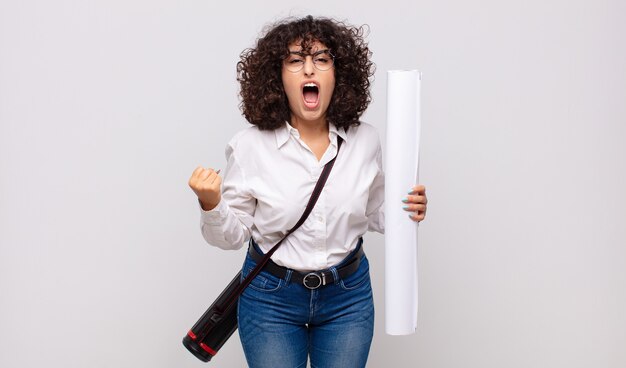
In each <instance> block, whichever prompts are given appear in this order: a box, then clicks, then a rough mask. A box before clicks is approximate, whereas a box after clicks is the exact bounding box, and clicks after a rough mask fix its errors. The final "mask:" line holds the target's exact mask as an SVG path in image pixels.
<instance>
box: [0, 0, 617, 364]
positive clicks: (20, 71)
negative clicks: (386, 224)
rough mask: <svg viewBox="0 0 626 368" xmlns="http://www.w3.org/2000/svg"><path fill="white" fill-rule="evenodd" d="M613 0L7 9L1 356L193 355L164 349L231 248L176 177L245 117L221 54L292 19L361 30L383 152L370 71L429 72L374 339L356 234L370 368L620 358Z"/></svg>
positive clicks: (1, 149) (380, 248)
mask: <svg viewBox="0 0 626 368" xmlns="http://www.w3.org/2000/svg"><path fill="white" fill-rule="evenodd" d="M625 4H626V3H624V2H623V1H618V0H614V1H591V0H589V1H576V0H575V1H536V0H531V1H521V0H518V1H490V0H479V1H475V2H467V1H460V0H444V1H441V0H437V1H397V0H388V1H381V2H370V3H368V2H363V1H326V0H320V1H316V2H309V3H307V2H296V3H294V2H292V1H278V0H269V1H262V2H212V1H163V0H156V1H147V0H137V1H104V0H100V1H69V0H60V1H10V0H9V1H7V0H2V1H1V2H0V366H2V367H21V368H35V367H42V366H48V367H64V368H72V367H94V368H99V367H199V366H201V365H202V363H200V362H199V361H197V360H196V358H194V357H193V356H192V355H191V354H190V353H188V352H187V351H186V350H185V349H184V348H183V346H182V344H181V339H182V338H183V336H184V335H185V333H186V332H187V330H188V329H189V328H190V327H191V325H192V324H193V323H194V322H195V321H196V319H197V318H198V317H199V316H200V315H201V314H202V312H204V310H205V308H206V307H208V305H209V304H210V302H211V301H212V300H213V299H214V298H215V297H216V295H217V294H218V293H219V292H220V291H221V289H222V288H223V287H224V286H225V285H226V283H227V282H228V281H229V280H230V278H231V277H232V276H233V275H234V273H235V272H236V271H237V268H238V267H240V265H241V263H242V261H243V257H244V250H243V249H242V250H240V251H236V252H226V251H221V250H219V249H217V248H213V247H211V246H209V245H207V244H206V243H205V242H204V240H203V239H202V237H201V235H200V230H199V211H198V207H197V203H196V201H195V197H194V195H193V193H192V192H191V190H190V189H189V188H188V186H187V180H188V177H189V176H190V175H191V172H192V171H193V169H194V168H195V167H196V166H197V165H204V166H213V167H216V168H223V167H224V166H225V159H224V148H225V144H226V142H227V141H228V140H229V139H230V138H231V137H232V135H233V134H235V132H237V131H238V130H240V129H242V128H244V127H245V126H246V125H247V123H246V122H245V120H244V119H243V117H241V114H240V112H239V110H238V103H239V100H238V96H237V92H238V85H237V83H236V81H235V64H236V62H237V61H238V57H239V53H240V52H241V51H242V50H243V49H245V48H247V47H250V46H252V45H253V43H254V40H255V39H256V38H257V36H258V34H259V32H260V31H261V30H262V29H263V27H264V26H265V25H266V24H268V23H270V22H271V21H273V20H276V19H280V18H283V17H284V16H287V15H298V16H302V15H306V14H314V15H326V16H331V17H334V18H337V19H340V20H346V21H347V22H348V23H351V24H364V23H367V24H369V26H370V30H371V33H370V35H369V36H368V40H369V41H370V47H371V49H372V51H373V53H374V54H373V60H374V62H375V63H376V64H377V72H376V76H375V81H374V85H373V88H372V93H373V102H372V104H371V105H370V108H369V110H368V111H367V113H366V114H365V116H364V117H363V120H365V121H367V122H369V123H371V124H373V125H375V126H376V127H377V128H378V129H379V132H380V135H381V139H382V141H383V143H384V137H385V117H386V111H385V85H386V71H387V70H389V69H420V70H421V71H422V72H423V81H422V96H423V98H422V109H423V113H422V123H423V127H422V146H421V158H420V161H421V168H420V176H421V177H420V179H421V180H420V181H421V182H422V183H424V184H425V185H426V186H427V188H428V196H429V210H428V216H427V219H426V221H425V222H424V223H423V224H422V225H421V226H420V239H419V244H420V245H419V252H418V253H419V254H418V258H419V285H420V286H419V287H420V289H419V318H418V330H417V333H416V334H414V335H411V336H405V337H394V336H388V335H386V334H385V333H384V241H383V240H384V238H383V236H382V235H380V234H368V235H367V236H366V243H365V247H366V251H367V252H368V254H369V258H370V260H371V267H372V277H373V286H374V294H375V302H376V308H377V320H376V334H375V338H374V342H373V346H372V350H371V355H370V363H369V366H371V367H383V366H385V367H428V368H439V367H441V368H450V367H464V368H473V367H477V368H478V367H480V368H486V367H493V368H499V367H509V368H518V367H519V368H522V367H523V368H528V367H550V368H555V367H567V368H576V367H624V366H626V349H624V347H625V346H626V313H624V311H625V310H626V297H625V291H626V267H625V266H626V250H625V245H626V226H625V224H626V194H625V190H624V188H626V145H625V144H624V140H625V138H626V124H625V123H626V103H625V101H626V48H624V36H625V35H626V5H625ZM211 364H213V365H214V366H220V367H243V366H245V360H244V358H243V352H242V349H241V347H240V345H239V340H238V336H237V335H235V336H234V337H233V338H232V339H231V340H230V341H229V342H228V343H227V345H226V346H225V347H224V348H223V349H222V350H221V351H220V353H219V354H218V356H217V357H216V358H215V359H214V363H211Z"/></svg>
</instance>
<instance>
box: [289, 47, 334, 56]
mask: <svg viewBox="0 0 626 368" xmlns="http://www.w3.org/2000/svg"><path fill="white" fill-rule="evenodd" d="M325 53H329V54H330V49H323V50H319V51H317V52H314V53H312V54H305V53H303V52H302V51H291V50H290V51H289V54H290V55H298V56H306V55H311V56H317V55H321V54H325Z"/></svg>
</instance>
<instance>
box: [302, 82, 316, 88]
mask: <svg viewBox="0 0 626 368" xmlns="http://www.w3.org/2000/svg"><path fill="white" fill-rule="evenodd" d="M304 86H305V87H317V85H316V84H315V83H307V84H305V85H304Z"/></svg>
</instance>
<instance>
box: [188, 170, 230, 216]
mask: <svg viewBox="0 0 626 368" xmlns="http://www.w3.org/2000/svg"><path fill="white" fill-rule="evenodd" d="M219 173H220V171H219V170H217V171H214V170H213V169H205V168H203V167H202V166H198V167H197V168H196V169H195V170H194V171H193V174H191V178H189V186H190V187H191V189H192V190H193V191H194V193H196V195H197V196H198V200H199V201H200V206H201V207H202V209H203V210H205V211H210V210H212V209H214V208H215V207H216V206H217V205H218V203H220V199H221V197H222V195H221V188H220V187H221V185H222V178H221V177H220V176H219Z"/></svg>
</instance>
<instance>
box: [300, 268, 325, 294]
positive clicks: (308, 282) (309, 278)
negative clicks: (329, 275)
mask: <svg viewBox="0 0 626 368" xmlns="http://www.w3.org/2000/svg"><path fill="white" fill-rule="evenodd" d="M302 285H304V287H306V288H307V289H310V290H315V289H317V288H318V287H320V286H322V276H320V275H319V274H318V273H315V272H309V273H307V274H306V276H304V278H303V279H302Z"/></svg>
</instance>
